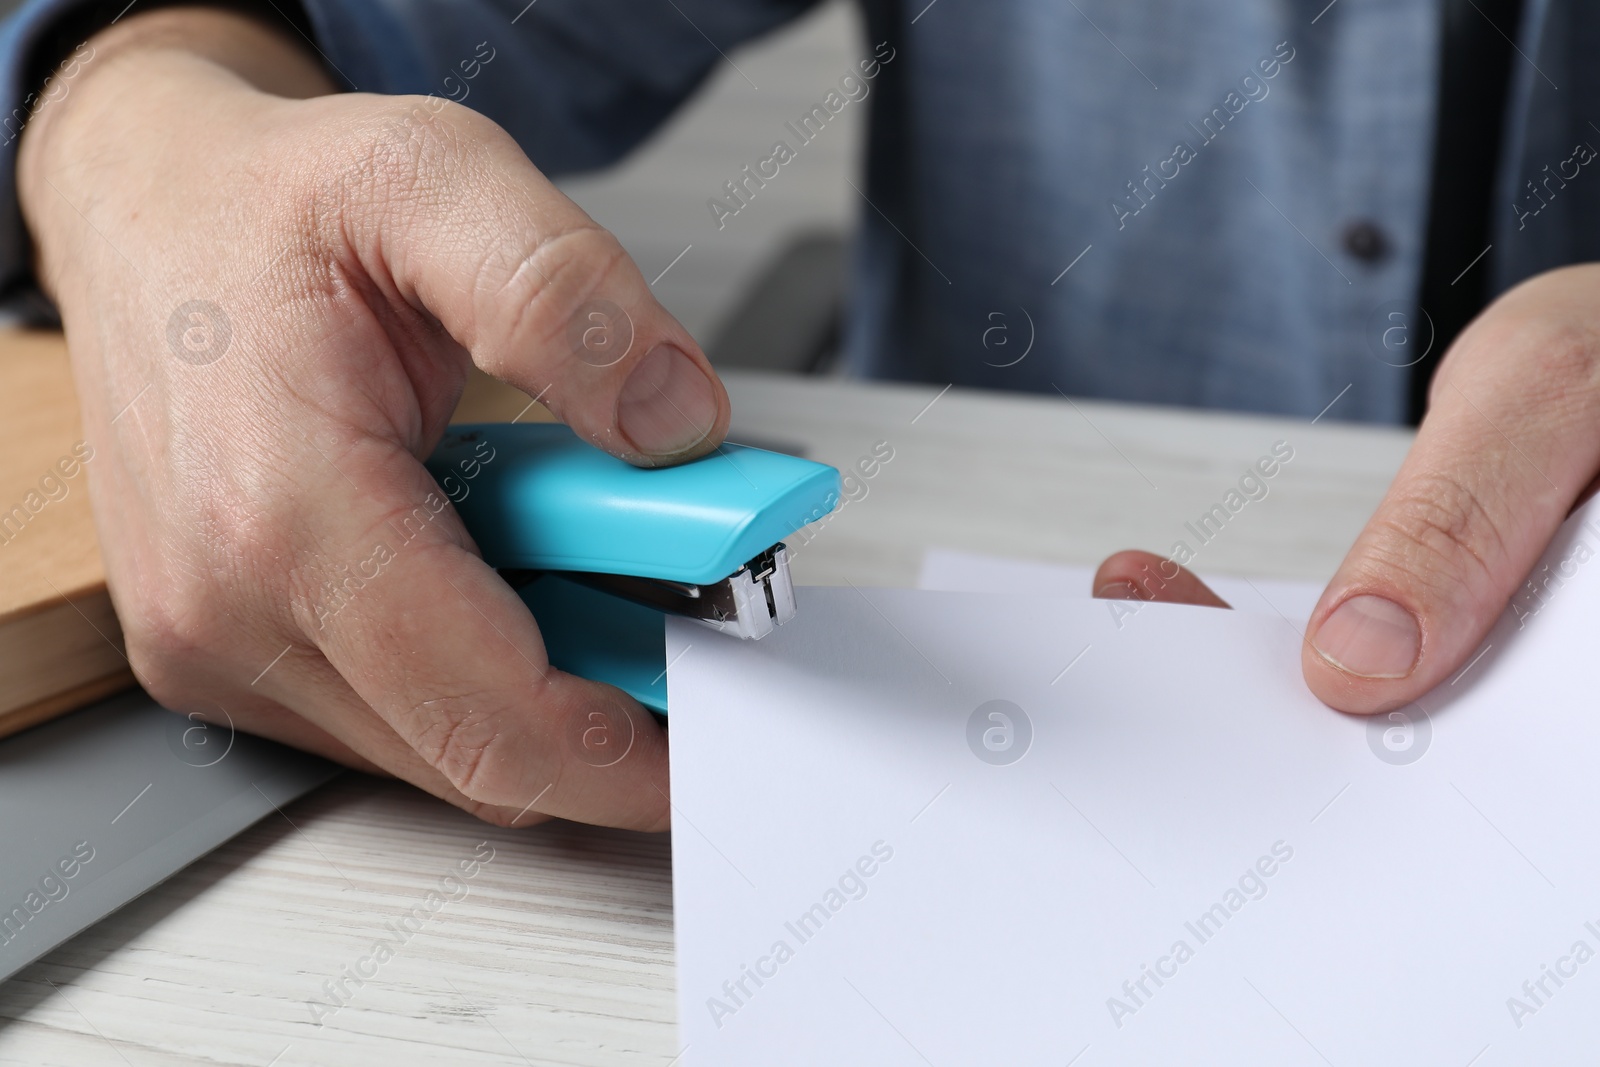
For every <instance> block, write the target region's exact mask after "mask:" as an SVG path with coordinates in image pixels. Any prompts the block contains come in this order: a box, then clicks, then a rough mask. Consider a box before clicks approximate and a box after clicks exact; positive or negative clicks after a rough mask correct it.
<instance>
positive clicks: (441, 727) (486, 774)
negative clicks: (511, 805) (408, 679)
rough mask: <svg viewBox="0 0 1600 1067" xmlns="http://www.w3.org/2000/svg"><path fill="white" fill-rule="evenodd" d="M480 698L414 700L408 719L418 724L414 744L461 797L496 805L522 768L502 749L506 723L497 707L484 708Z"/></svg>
mask: <svg viewBox="0 0 1600 1067" xmlns="http://www.w3.org/2000/svg"><path fill="white" fill-rule="evenodd" d="M482 703H483V701H482V700H481V699H477V698H474V697H473V696H454V697H442V698H436V699H430V700H424V701H422V702H421V703H419V704H416V705H414V706H413V707H412V708H411V709H410V715H409V718H410V721H412V722H415V723H417V724H418V726H417V729H416V736H415V737H414V738H413V740H412V747H413V748H414V749H415V750H416V752H417V754H418V755H419V756H421V757H422V758H423V759H424V760H426V761H427V762H428V763H429V764H431V765H432V766H433V767H434V768H435V769H437V770H438V771H439V772H440V773H441V774H443V775H444V776H445V777H446V778H447V779H448V780H449V781H450V784H451V785H453V786H455V788H456V789H457V790H458V791H459V792H460V793H461V795H462V796H464V797H466V798H467V799H469V800H472V801H476V802H479V803H483V804H494V803H497V802H498V801H500V800H501V799H503V794H504V793H505V790H506V786H507V784H508V783H509V782H510V781H511V780H512V779H513V778H514V776H515V775H516V772H517V770H518V768H517V767H516V765H515V762H514V761H513V760H512V759H511V758H510V754H509V753H508V752H505V751H504V750H505V749H506V748H507V743H506V736H505V735H506V731H505V728H504V724H502V723H501V722H500V721H499V719H500V717H499V715H498V714H497V713H496V712H494V711H485V710H480V706H481V704H482Z"/></svg>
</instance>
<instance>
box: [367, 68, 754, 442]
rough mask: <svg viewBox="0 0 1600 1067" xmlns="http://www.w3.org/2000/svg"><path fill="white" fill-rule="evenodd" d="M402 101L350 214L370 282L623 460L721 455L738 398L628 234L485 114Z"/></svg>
mask: <svg viewBox="0 0 1600 1067" xmlns="http://www.w3.org/2000/svg"><path fill="white" fill-rule="evenodd" d="M398 103H399V105H400V106H401V107H403V108H405V109H406V111H407V112H409V114H408V115H406V117H405V118H404V119H403V120H402V122H401V124H400V126H401V130H400V137H399V142H400V143H398V144H395V143H394V142H395V140H396V137H395V135H394V130H393V129H389V130H386V131H384V133H383V134H380V135H379V136H380V138H381V140H382V143H389V144H393V145H394V151H393V153H392V154H393V155H394V157H395V158H394V159H393V160H381V161H379V162H377V163H376V164H371V165H369V166H368V168H367V169H368V170H370V171H371V172H372V174H371V176H370V178H367V179H365V180H368V181H370V182H372V183H373V184H372V186H371V192H370V194H369V196H368V202H370V203H371V204H372V205H373V209H371V210H365V211H355V212H347V216H348V217H349V218H351V219H353V222H348V221H347V225H346V233H347V234H349V235H350V236H349V239H350V240H351V243H352V244H353V245H354V246H355V249H356V254H357V255H358V256H360V257H362V258H363V259H364V260H368V262H365V263H363V266H364V267H365V268H366V273H367V274H368V276H370V277H374V278H383V277H392V278H393V279H394V283H395V285H396V286H397V287H398V289H399V291H400V295H401V296H402V297H404V298H405V299H407V300H408V301H410V302H412V303H413V304H419V305H420V306H421V307H422V308H424V309H426V310H427V311H428V312H429V313H430V314H432V315H433V316H434V317H436V318H437V319H438V320H439V322H440V324H441V325H442V326H443V328H444V329H445V330H446V331H447V332H448V333H449V334H450V336H451V337H452V338H454V339H455V341H456V342H457V343H459V344H460V345H461V346H462V347H464V348H465V349H467V351H468V352H469V353H470V354H471V357H472V360H473V362H475V363H476V364H477V365H478V366H479V367H481V368H482V369H483V370H485V371H487V372H488V373H490V374H492V375H494V376H495V377H497V378H499V379H501V380H502V381H505V382H509V383H510V384H512V385H514V386H516V387H518V388H519V389H522V390H523V391H524V392H527V393H529V394H531V395H532V396H534V397H536V398H537V399H539V400H540V401H541V402H543V403H544V404H545V405H546V406H547V407H549V408H550V410H551V412H552V413H553V414H554V415H555V416H556V417H557V418H559V419H561V421H563V422H565V423H567V425H569V426H571V427H572V428H573V429H574V430H575V431H577V433H578V434H579V435H580V436H582V437H584V438H586V439H588V440H589V441H591V442H592V443H594V444H595V445H597V446H599V447H601V448H603V449H605V450H606V451H608V452H611V453H612V454H614V455H617V456H620V457H622V458H623V459H626V460H629V461H630V462H633V463H637V464H641V465H656V464H662V463H672V462H677V461H679V460H684V459H690V458H693V457H694V456H698V455H701V454H703V453H706V452H709V451H711V450H712V449H714V448H716V447H717V445H718V444H720V443H721V441H722V437H723V435H724V434H725V433H726V432H727V427H728V418H729V404H728V395H727V392H726V391H725V390H724V389H723V387H722V383H721V382H720V381H719V380H718V378H717V375H716V373H715V372H714V371H713V370H712V369H711V364H710V361H708V360H707V359H706V356H705V353H704V352H702V351H701V350H700V346H699V345H697V344H696V343H695V341H694V339H693V338H692V337H690V336H689V333H688V331H687V330H685V329H684V328H683V326H682V325H681V324H680V323H679V322H678V321H677V320H676V319H675V318H673V316H672V315H671V314H670V313H669V312H668V311H667V310H666V309H665V308H664V307H662V306H661V305H660V304H659V303H658V302H657V301H656V299H655V297H654V296H653V295H652V294H651V292H650V287H649V285H648V284H646V282H645V280H644V277H643V275H641V274H640V273H639V269H638V268H637V267H636V266H635V265H634V263H633V261H632V260H631V259H629V258H628V255H627V253H626V252H625V251H623V249H622V246H621V245H620V244H619V243H618V242H617V240H616V238H615V237H613V236H612V235H611V234H610V233H608V232H607V231H606V230H604V229H602V228H601V227H600V226H599V225H597V224H596V223H595V222H594V220H592V219H591V218H589V216H588V215H587V214H585V213H584V212H583V210H582V209H581V208H579V207H578V206H577V205H576V204H574V203H573V202H572V201H571V200H569V199H567V197H566V196H565V195H563V194H562V193H561V192H560V191H559V190H558V189H556V188H555V186H554V185H552V184H551V183H550V182H549V181H548V180H547V179H546V178H545V177H544V175H542V174H541V173H540V172H539V171H538V169H537V168H535V167H534V165H533V164H532V163H531V162H529V160H528V157H527V156H526V155H524V154H523V152H522V150H521V149H520V148H519V147H518V146H517V144H516V143H515V142H514V141H513V140H512V139H511V138H510V136H509V135H507V134H506V133H505V131H503V130H501V129H500V127H498V126H497V125H495V124H494V123H493V122H491V121H490V120H489V119H487V118H484V117H483V116H481V115H479V114H477V113H476V112H473V111H470V110H468V109H466V108H463V107H459V106H456V105H453V104H446V103H445V102H444V101H440V100H432V99H429V100H424V101H423V102H422V103H421V104H420V105H418V101H417V98H412V99H409V100H406V99H402V100H399V101H398ZM441 105H443V106H441ZM367 151H368V153H369V158H370V156H371V154H372V150H371V148H370V146H369V147H368V149H367ZM395 172H398V173H395ZM358 181H360V179H358ZM358 188H360V186H359V185H358ZM374 267H377V268H379V269H378V270H376V271H374V269H373V268H374Z"/></svg>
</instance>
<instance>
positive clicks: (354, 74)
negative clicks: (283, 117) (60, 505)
mask: <svg viewBox="0 0 1600 1067" xmlns="http://www.w3.org/2000/svg"><path fill="white" fill-rule="evenodd" d="M138 2H139V0H134V3H138ZM124 3H127V0H114V2H113V3H112V4H107V3H106V2H105V0H28V2H27V3H25V4H24V6H23V7H22V8H21V9H19V10H18V11H17V12H16V13H14V14H13V15H12V16H10V17H9V18H8V19H6V20H5V22H4V24H3V25H0V93H3V94H4V97H3V99H4V107H3V108H0V114H3V115H4V117H3V118H0V293H14V292H16V291H17V290H19V289H24V288H26V287H28V286H30V285H31V270H30V268H31V263H30V259H31V253H30V249H29V242H28V235H27V231H26V229H25V227H24V226H23V222H22V214H21V211H20V209H19V207H18V204H17V188H16V150H17V141H18V137H19V136H20V134H21V132H22V128H23V126H24V125H25V123H26V121H27V116H28V114H29V110H30V108H32V107H33V106H34V104H35V101H36V99H37V98H38V97H39V96H40V95H44V96H55V97H57V98H58V99H59V98H60V97H61V95H62V94H64V93H70V92H71V82H70V79H59V81H60V84H57V85H53V86H52V88H51V89H50V90H49V91H48V92H47V93H43V94H41V89H42V88H43V82H44V77H43V73H44V72H46V71H48V70H49V69H50V68H49V65H50V64H53V63H55V62H57V61H58V60H62V59H66V58H67V57H68V56H69V55H70V54H71V52H72V47H71V45H70V44H69V45H67V46H66V47H64V48H63V47H62V46H61V42H62V41H63V40H65V39H66V38H64V37H63V30H64V28H65V29H66V30H67V32H68V34H69V35H70V31H71V27H73V26H74V25H81V26H83V27H84V28H85V29H84V36H87V35H88V34H89V33H92V32H94V31H95V30H96V29H98V28H99V27H101V26H104V25H107V24H109V23H110V22H111V21H112V20H113V17H114V16H117V14H118V11H119V10H127V9H128V8H131V9H133V10H138V9H137V8H133V4H128V8H124V7H123V4H124ZM815 3H816V0H648V2H645V0H531V2H530V0H302V2H301V3H299V4H298V5H295V4H294V3H293V0H266V4H268V5H270V8H269V7H263V8H262V9H261V10H262V11H263V12H265V11H268V10H273V11H276V12H277V13H278V14H280V15H282V16H283V19H284V22H285V23H286V24H287V25H288V27H289V30H286V32H290V31H292V32H294V33H297V34H300V35H301V36H303V37H305V38H306V43H307V46H308V47H310V48H312V49H314V50H315V51H316V52H317V53H318V54H319V55H320V56H321V57H322V60H323V62H324V63H325V64H326V66H327V68H328V70H329V71H330V73H331V74H332V75H333V77H334V78H335V79H336V80H337V81H339V82H341V83H342V84H343V86H344V87H345V88H346V89H349V90H355V91H360V92H367V93H384V94H424V95H434V96H438V97H442V98H444V99H449V100H454V101H456V102H457V103H460V104H463V105H465V106H467V107H470V108H473V109H475V110H477V111H479V112H481V113H483V114H485V115H487V116H488V117H489V118H492V119H494V120H495V121H496V122H498V123H499V124H500V125H501V126H503V127H504V128H505V129H506V130H507V131H508V132H509V133H510V134H511V135H512V137H514V138H515V139H516V140H517V142H518V143H519V144H520V145H521V146H522V148H523V150H524V151H525V152H527V153H528V156H529V158H531V159H532V160H533V162H534V163H535V164H536V165H537V166H538V167H539V168H540V169H542V170H544V171H545V172H546V173H549V174H561V173H567V172H572V171H578V170H587V169H592V168H595V167H600V166H603V165H605V164H608V163H611V162H613V161H615V160H616V159H617V158H619V157H620V156H622V155H623V154H624V153H626V152H627V151H628V150H629V149H630V148H632V147H633V146H634V145H636V144H638V143H639V142H640V141H641V140H643V139H644V137H645V136H647V135H648V134H649V133H650V132H651V131H652V130H654V129H655V128H656V127H657V126H658V125H659V124H660V123H661V122H662V120H663V119H665V118H666V116H667V115H668V114H670V113H671V111H672V110H673V108H675V107H676V106H677V105H678V104H679V103H681V102H682V101H683V100H684V99H685V98H686V97H687V96H688V95H689V94H690V93H691V92H693V91H694V89H695V88H696V87H697V86H698V85H699V84H700V82H701V81H702V80H703V79H704V78H705V76H706V74H707V73H708V72H709V71H710V70H711V68H712V66H713V65H714V64H716V63H719V62H724V61H726V53H727V52H728V51H731V50H732V49H733V48H734V47H735V46H736V45H738V44H739V43H741V42H743V41H746V40H749V39H751V38H753V37H756V36H758V35H760V34H762V33H764V32H766V31H767V30H770V29H772V28H773V27H775V26H777V25H779V24H780V23H782V22H784V21H786V20H788V19H790V18H792V17H794V16H796V15H798V14H799V13H801V12H803V11H805V10H806V9H808V8H810V7H812V6H813V5H814V4H815ZM219 6H228V5H226V4H223V5H219ZM52 50H53V51H55V52H56V53H57V54H53V55H51V54H43V53H46V52H50V51H52ZM88 62H92V60H89V61H88ZM43 106H49V104H48V103H46V104H44V105H43Z"/></svg>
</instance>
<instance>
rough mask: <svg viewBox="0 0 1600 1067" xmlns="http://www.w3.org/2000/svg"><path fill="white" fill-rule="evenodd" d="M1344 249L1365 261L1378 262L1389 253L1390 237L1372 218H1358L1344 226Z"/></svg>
mask: <svg viewBox="0 0 1600 1067" xmlns="http://www.w3.org/2000/svg"><path fill="white" fill-rule="evenodd" d="M1343 244H1344V250H1345V251H1346V252H1348V253H1350V254H1351V255H1352V256H1354V257H1355V258H1357V259H1359V260H1361V261H1362V262H1363V263H1376V262H1378V261H1379V260H1381V259H1383V258H1384V257H1385V256H1387V255H1388V254H1389V238H1388V236H1387V235H1385V234H1384V232H1383V229H1382V227H1380V226H1379V225H1378V224H1377V223H1376V222H1373V221H1372V220H1371V219H1356V220H1355V221H1354V222H1351V223H1349V224H1348V225H1346V226H1345V228H1344V237H1343Z"/></svg>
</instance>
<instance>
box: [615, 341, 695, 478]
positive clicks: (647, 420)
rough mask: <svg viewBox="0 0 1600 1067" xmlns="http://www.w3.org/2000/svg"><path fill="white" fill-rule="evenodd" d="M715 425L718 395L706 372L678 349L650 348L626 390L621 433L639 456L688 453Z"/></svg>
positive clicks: (619, 400)
mask: <svg viewBox="0 0 1600 1067" xmlns="http://www.w3.org/2000/svg"><path fill="white" fill-rule="evenodd" d="M716 423H717V391H716V389H715V387H714V386H712V384H711V379H710V378H708V377H707V376H706V372H705V371H703V370H701V369H700V366H699V364H697V363H695V361H694V360H692V359H690V358H689V357H688V355H686V354H685V353H684V352H683V351H682V350H681V349H679V348H677V347H676V346H674V345H669V344H660V345H656V347H654V348H652V349H651V350H650V351H649V352H648V353H647V354H646V355H645V357H644V358H643V359H641V360H640V361H639V365H638V366H637V367H635V368H633V373H632V374H631V375H629V376H628V380H627V381H626V382H624V383H623V385H622V393H621V395H620V396H618V398H617V428H618V429H620V430H621V431H622V433H623V435H624V436H625V437H627V439H628V440H629V441H631V442H632V443H633V446H634V447H635V448H637V449H638V450H639V451H640V452H643V453H645V454H646V455H650V456H671V455H675V454H677V453H679V452H685V451H687V450H689V449H691V448H693V447H694V446H695V445H697V444H699V443H700V442H701V441H703V440H705V439H706V436H707V435H708V434H710V433H711V430H712V428H713V427H715V426H716Z"/></svg>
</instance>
